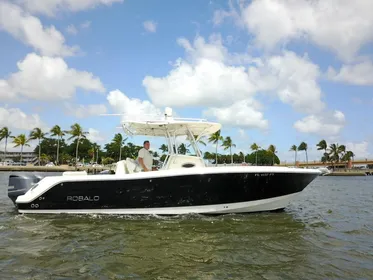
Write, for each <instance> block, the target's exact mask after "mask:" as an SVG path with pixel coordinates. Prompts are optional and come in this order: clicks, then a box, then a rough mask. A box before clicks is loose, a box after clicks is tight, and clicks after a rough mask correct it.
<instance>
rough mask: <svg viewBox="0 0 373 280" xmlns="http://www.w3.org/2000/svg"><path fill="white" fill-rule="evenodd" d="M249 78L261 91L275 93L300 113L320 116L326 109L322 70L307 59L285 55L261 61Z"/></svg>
mask: <svg viewBox="0 0 373 280" xmlns="http://www.w3.org/2000/svg"><path fill="white" fill-rule="evenodd" d="M257 61H258V62H257V64H258V66H257V67H250V69H249V74H250V78H251V80H252V81H253V83H256V86H257V90H260V91H272V92H274V93H275V94H277V96H278V98H279V99H280V100H281V101H282V102H283V103H287V104H290V105H291V106H292V107H293V108H294V109H296V110H298V111H299V112H305V113H317V112H320V111H322V110H323V109H324V108H325V104H324V103H323V102H322V101H321V89H320V87H319V85H318V83H317V79H318V78H319V76H320V70H319V67H318V66H317V65H315V64H314V63H312V62H311V61H310V60H309V59H308V57H307V56H303V57H300V56H298V55H297V54H295V53H294V52H290V51H283V52H282V53H281V55H276V56H270V57H268V58H264V59H259V60H257Z"/></svg>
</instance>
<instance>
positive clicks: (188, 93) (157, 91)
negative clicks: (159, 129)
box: [143, 59, 255, 107]
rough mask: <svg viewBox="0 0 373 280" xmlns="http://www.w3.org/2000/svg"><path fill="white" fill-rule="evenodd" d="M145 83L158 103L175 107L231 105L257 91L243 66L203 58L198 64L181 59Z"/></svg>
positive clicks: (151, 96) (150, 77)
mask: <svg viewBox="0 0 373 280" xmlns="http://www.w3.org/2000/svg"><path fill="white" fill-rule="evenodd" d="M143 85H144V86H145V88H146V90H147V92H148V95H149V97H150V98H151V100H152V101H153V103H154V104H155V105H157V106H160V105H162V104H165V105H167V106H173V107H179V106H191V105H201V106H204V105H205V106H214V105H221V104H231V103H232V101H235V100H237V99H239V100H242V99H243V98H245V97H246V96H251V95H252V94H254V90H255V88H254V86H253V84H252V83H251V81H250V80H249V76H248V75H247V73H246V72H245V68H244V67H231V66H226V65H225V64H223V63H221V62H218V61H213V60H209V59H201V60H200V61H199V62H198V63H197V64H196V65H192V64H189V63H188V62H186V61H180V62H179V64H178V65H177V66H176V68H174V69H173V70H171V72H170V73H169V75H168V76H166V77H163V78H155V77H152V76H146V77H145V78H144V80H143Z"/></svg>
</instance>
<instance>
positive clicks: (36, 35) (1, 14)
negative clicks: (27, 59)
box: [0, 1, 79, 56]
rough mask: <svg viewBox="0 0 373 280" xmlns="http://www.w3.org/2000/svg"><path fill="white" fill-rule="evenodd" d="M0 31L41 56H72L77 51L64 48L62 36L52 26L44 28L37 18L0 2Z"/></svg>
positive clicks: (76, 48) (71, 48) (14, 6)
mask: <svg viewBox="0 0 373 280" xmlns="http://www.w3.org/2000/svg"><path fill="white" fill-rule="evenodd" d="M39 2H40V1H39ZM42 2H48V1H42ZM40 3H41V2H40ZM0 30H4V31H6V32H8V33H9V34H11V35H12V36H13V37H14V38H16V39H18V40H20V41H22V42H23V43H24V44H26V45H28V46H31V47H32V48H34V49H35V50H36V51H38V52H40V53H41V54H42V55H48V56H55V55H57V56H72V55H74V54H75V53H76V52H77V51H78V50H79V48H78V47H77V46H74V47H69V46H66V45H65V38H64V36H63V35H62V34H61V33H60V32H59V31H58V30H57V29H56V28H55V27H54V26H50V27H44V26H43V25H42V23H41V22H40V20H39V19H38V18H36V17H34V16H32V15H30V14H28V13H26V12H24V11H22V10H21V9H20V8H19V7H18V6H16V5H14V4H11V3H8V2H4V1H0Z"/></svg>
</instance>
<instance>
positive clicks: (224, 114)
mask: <svg viewBox="0 0 373 280" xmlns="http://www.w3.org/2000/svg"><path fill="white" fill-rule="evenodd" d="M259 109H260V105H259V104H258V103H257V102H256V101H254V100H250V99H247V100H244V101H239V102H236V103H234V104H233V105H231V106H229V107H224V108H209V109H208V110H205V111H204V115H206V116H212V117H215V118H216V120H217V121H218V122H220V123H221V124H223V125H228V126H234V127H242V128H259V129H263V130H264V129H267V128H268V120H265V119H264V115H263V113H262V112H260V111H259Z"/></svg>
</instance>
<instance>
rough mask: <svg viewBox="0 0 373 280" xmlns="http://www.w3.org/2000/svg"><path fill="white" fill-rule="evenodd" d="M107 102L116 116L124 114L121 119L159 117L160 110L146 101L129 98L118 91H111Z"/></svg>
mask: <svg viewBox="0 0 373 280" xmlns="http://www.w3.org/2000/svg"><path fill="white" fill-rule="evenodd" d="M107 100H108V101H109V104H110V105H111V107H112V109H113V111H114V112H115V113H117V114H124V116H123V118H126V117H136V118H142V117H144V118H147V119H149V117H151V116H156V115H161V113H162V112H161V110H160V109H158V108H157V107H156V106H154V105H153V104H152V103H151V102H149V101H147V100H143V101H142V100H140V99H137V98H129V97H128V96H126V95H125V94H124V93H123V92H121V91H120V90H114V91H111V92H110V93H109V94H108V96H107Z"/></svg>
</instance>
